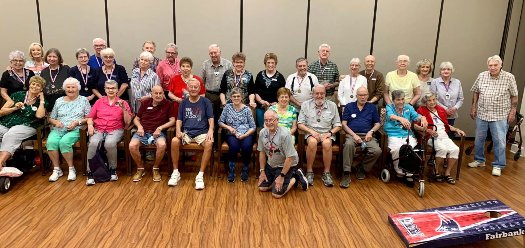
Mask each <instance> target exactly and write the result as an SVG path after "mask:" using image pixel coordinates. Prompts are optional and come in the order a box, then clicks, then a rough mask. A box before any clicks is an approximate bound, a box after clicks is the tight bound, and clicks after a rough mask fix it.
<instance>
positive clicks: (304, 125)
mask: <svg viewBox="0 0 525 248" xmlns="http://www.w3.org/2000/svg"><path fill="white" fill-rule="evenodd" d="M313 97H314V98H313V99H311V100H308V101H306V102H304V103H303V105H302V106H301V112H300V113H299V118H298V121H297V123H298V124H299V125H298V126H299V129H301V130H303V131H304V132H306V133H307V134H306V135H305V138H306V143H307V148H306V178H307V179H308V184H310V185H313V184H314V172H313V168H312V167H313V164H314V161H315V155H316V153H317V144H318V143H321V146H322V148H323V164H324V173H323V176H322V178H321V179H322V180H323V183H324V185H325V186H326V187H332V186H334V183H333V180H332V175H331V174H330V165H331V164H332V142H333V141H335V136H336V135H337V132H339V130H341V121H340V118H339V112H338V110H337V105H336V104H335V103H334V102H332V101H330V100H326V91H325V87H324V86H323V85H317V86H315V87H314V95H313Z"/></svg>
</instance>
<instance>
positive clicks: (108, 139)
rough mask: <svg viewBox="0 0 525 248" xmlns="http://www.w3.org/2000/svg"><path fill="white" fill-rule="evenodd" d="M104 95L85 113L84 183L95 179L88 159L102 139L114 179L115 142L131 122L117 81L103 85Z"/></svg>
mask: <svg viewBox="0 0 525 248" xmlns="http://www.w3.org/2000/svg"><path fill="white" fill-rule="evenodd" d="M104 89H105V91H106V92H105V93H106V96H103V97H102V98H100V99H98V100H97V102H96V103H95V105H93V108H91V111H90V112H89V114H88V115H87V124H88V134H89V136H91V137H90V138H89V147H88V152H87V158H88V168H87V171H88V179H87V181H86V185H88V186H89V185H94V184H95V179H94V178H93V174H91V172H90V171H91V170H90V168H89V159H91V158H93V157H94V156H95V153H96V151H97V147H98V144H99V143H100V142H101V141H102V140H104V148H105V149H106V156H107V157H108V164H109V170H110V172H111V181H116V180H117V179H118V176H117V171H116V169H117V144H118V142H119V141H120V140H121V139H122V135H123V134H124V128H125V127H126V126H127V125H128V124H129V123H130V122H131V111H130V108H129V105H128V103H127V102H126V101H124V100H122V99H120V98H119V97H118V93H117V92H118V83H117V82H116V81H115V80H108V81H107V82H106V83H105V86H104Z"/></svg>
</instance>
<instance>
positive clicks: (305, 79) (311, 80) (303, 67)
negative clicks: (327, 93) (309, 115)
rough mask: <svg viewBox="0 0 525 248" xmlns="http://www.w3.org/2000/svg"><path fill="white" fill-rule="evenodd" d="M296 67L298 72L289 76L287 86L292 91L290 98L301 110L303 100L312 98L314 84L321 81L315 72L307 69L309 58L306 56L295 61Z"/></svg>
mask: <svg viewBox="0 0 525 248" xmlns="http://www.w3.org/2000/svg"><path fill="white" fill-rule="evenodd" d="M295 68H297V72H296V73H294V74H291V75H290V76H288V78H287V79H286V85H285V87H286V88H288V89H289V90H290V91H291V92H292V96H291V98H290V100H291V102H292V105H293V106H294V107H295V108H296V109H298V110H299V109H301V104H303V102H306V101H307V100H310V99H312V91H313V89H314V86H316V85H319V81H318V80H317V77H316V76H315V75H314V74H312V73H310V72H308V71H307V69H308V60H306V59H305V58H298V59H297V60H296V61H295Z"/></svg>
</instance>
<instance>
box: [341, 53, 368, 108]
mask: <svg viewBox="0 0 525 248" xmlns="http://www.w3.org/2000/svg"><path fill="white" fill-rule="evenodd" d="M360 68H361V61H360V60H359V58H352V59H351V60H350V66H349V69H350V75H346V76H345V77H344V78H343V80H341V82H340V83H339V90H338V91H337V98H338V99H339V104H340V105H339V106H341V107H344V106H346V104H348V103H351V102H355V101H357V89H359V88H360V87H365V88H366V87H367V81H366V78H365V77H364V76H362V75H361V74H359V69H360Z"/></svg>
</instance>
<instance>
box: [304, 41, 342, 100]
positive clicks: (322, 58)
mask: <svg viewBox="0 0 525 248" xmlns="http://www.w3.org/2000/svg"><path fill="white" fill-rule="evenodd" d="M330 50H331V48H330V45H328V44H321V45H320V46H319V50H318V54H319V60H317V61H315V62H314V63H312V64H311V65H309V66H308V71H309V72H311V73H313V74H314V75H315V76H317V78H318V79H319V82H320V83H321V84H322V85H324V86H325V88H326V98H327V99H328V100H331V101H333V102H336V101H337V97H336V96H334V92H335V90H336V88H337V86H339V69H338V68H337V65H336V64H335V63H334V62H332V61H330V60H328V58H329V57H330Z"/></svg>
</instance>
